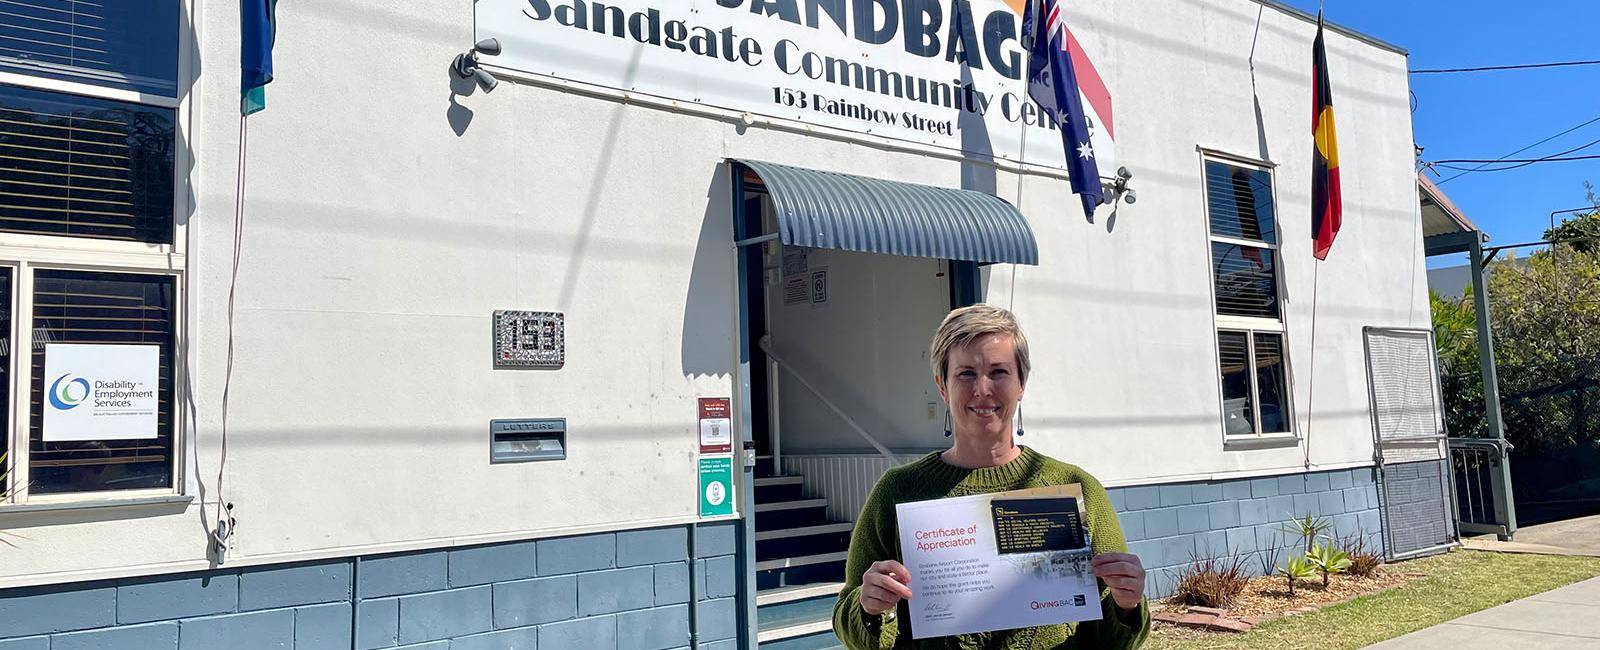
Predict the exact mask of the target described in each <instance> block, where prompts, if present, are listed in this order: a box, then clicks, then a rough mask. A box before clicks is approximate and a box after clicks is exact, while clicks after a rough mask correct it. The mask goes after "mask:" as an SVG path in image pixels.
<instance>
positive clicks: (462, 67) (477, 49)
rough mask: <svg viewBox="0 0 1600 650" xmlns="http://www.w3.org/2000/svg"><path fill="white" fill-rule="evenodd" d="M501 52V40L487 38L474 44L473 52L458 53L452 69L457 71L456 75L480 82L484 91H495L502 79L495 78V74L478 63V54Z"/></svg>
mask: <svg viewBox="0 0 1600 650" xmlns="http://www.w3.org/2000/svg"><path fill="white" fill-rule="evenodd" d="M499 53H500V41H499V40H498V39H493V38H486V39H483V40H481V41H478V42H477V43H476V44H474V45H473V46H472V51H471V52H465V53H462V54H457V55H456V61H455V63H454V64H453V65H451V69H452V70H454V71H455V73H456V76H458V77H461V78H462V79H471V80H472V81H473V82H474V83H476V84H478V87H479V88H482V89H483V92H486V93H488V92H494V88H495V86H498V85H500V80H499V79H496V78H494V75H492V74H489V72H488V71H487V70H484V69H483V68H482V67H480V66H479V65H478V55H479V54H485V55H488V56H494V55H497V54H499Z"/></svg>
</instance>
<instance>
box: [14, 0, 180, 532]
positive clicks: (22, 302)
mask: <svg viewBox="0 0 1600 650" xmlns="http://www.w3.org/2000/svg"><path fill="white" fill-rule="evenodd" d="M178 7H179V10H178V12H179V17H178V26H177V36H178V84H177V85H178V90H177V96H175V97H168V96H166V95H159V94H151V93H144V92H139V91H134V90H127V89H121V88H104V87H100V86H96V85H94V84H90V83H84V82H79V81H65V80H60V79H50V78H45V77H35V76H32V75H27V74H22V73H17V72H9V71H0V83H3V84H7V85H12V86H18V87H23V88H29V89H33V90H42V91H48V92H57V93H65V94H70V95H79V96H83V97H91V98H97V99H110V100H117V101H124V102H131V103H136V104H143V105H146V106H153V107H157V108H166V109H173V111H174V113H175V121H174V130H175V136H174V137H175V138H176V139H177V142H175V143H173V166H172V184H173V196H172V243H170V244H152V243H147V242H138V241H116V240H106V239H91V238H87V237H70V236H65V235H42V234H28V233H11V232H0V266H4V267H8V268H10V269H11V274H12V283H13V284H12V287H11V289H12V292H11V295H12V303H11V305H10V307H11V314H12V318H11V321H12V322H11V331H10V332H7V333H5V334H6V335H7V336H9V337H10V338H11V341H12V350H11V355H10V358H9V359H8V360H7V363H9V364H10V366H9V368H8V370H9V371H10V374H11V381H10V382H9V384H10V385H9V386H7V387H6V388H7V389H8V390H10V391H11V399H10V404H9V406H10V409H11V410H10V422H9V427H8V430H6V431H3V432H0V435H5V436H6V439H7V440H8V441H9V444H8V445H6V449H8V450H9V452H10V455H9V456H8V457H7V459H6V464H7V466H9V468H10V470H11V472H10V474H9V475H8V477H7V482H6V485H5V486H4V487H5V488H6V490H5V491H6V494H7V496H6V497H5V498H4V499H0V512H4V511H6V510H12V509H15V510H23V509H34V508H36V507H40V508H45V509H49V508H54V507H88V506H100V505H106V504H115V503H118V502H135V503H137V502H144V501H151V500H157V501H159V500H162V499H170V498H173V497H184V496H188V495H189V479H191V478H192V477H191V476H190V473H191V472H190V467H189V463H187V462H185V459H187V458H188V457H189V455H190V454H189V452H190V445H191V442H190V440H189V435H188V426H187V421H186V418H184V417H183V414H184V412H185V410H186V409H185V405H186V404H188V400H189V396H188V391H187V390H186V388H187V386H188V380H187V375H188V362H187V358H188V354H187V345H186V342H187V340H188V333H187V332H186V331H185V330H186V327H187V321H188V309H187V306H188V297H187V294H188V282H187V280H188V253H189V239H188V238H189V228H188V218H189V216H190V215H191V213H192V210H193V207H194V205H193V201H191V197H192V196H194V195H195V184H194V182H193V179H191V177H190V174H189V169H190V168H191V167H192V165H193V161H194V156H193V153H192V152H193V151H194V146H195V145H194V138H193V133H194V130H193V128H192V119H193V113H194V101H195V91H196V90H197V89H198V88H199V84H196V83H194V71H195V63H196V46H197V43H196V41H197V39H198V33H197V30H198V22H196V21H197V19H198V18H199V17H198V16H197V15H196V13H197V12H196V0H178ZM39 270H67V271H88V272H101V273H132V274H140V275H158V276H167V277H171V278H172V279H173V296H172V310H171V314H172V339H173V352H172V457H171V458H170V459H169V461H170V462H171V463H172V473H171V476H172V485H171V486H169V487H165V488H149V489H141V490H106V491H95V492H67V493H60V494H47V495H38V496H34V495H32V494H31V493H30V491H29V490H27V489H25V488H26V486H27V485H28V484H29V476H28V474H29V464H30V456H31V449H30V446H31V441H30V438H31V428H32V414H31V412H30V408H31V404H30V402H31V391H32V386H33V384H32V381H33V367H32V366H33V364H32V357H33V354H32V350H33V308H34V291H33V285H34V275H35V272H36V271H39Z"/></svg>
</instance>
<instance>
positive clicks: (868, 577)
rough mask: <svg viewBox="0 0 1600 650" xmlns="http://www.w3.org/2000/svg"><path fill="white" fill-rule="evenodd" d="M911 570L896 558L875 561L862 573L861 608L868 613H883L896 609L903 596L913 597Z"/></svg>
mask: <svg viewBox="0 0 1600 650" xmlns="http://www.w3.org/2000/svg"><path fill="white" fill-rule="evenodd" d="M909 584H911V572H909V571H906V567H905V566H904V565H902V564H900V563H899V562H896V561H894V560H883V561H881V562H873V563H872V566H871V567H868V568H867V572H866V573H863V574H861V610H862V611H864V612H866V613H868V614H873V615H877V614H882V613H884V612H887V611H889V610H892V609H894V606H895V604H896V603H899V602H900V600H901V599H902V598H910V597H911V588H910V587H907V586H906V585H909Z"/></svg>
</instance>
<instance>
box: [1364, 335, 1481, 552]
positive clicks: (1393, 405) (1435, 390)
mask: <svg viewBox="0 0 1600 650" xmlns="http://www.w3.org/2000/svg"><path fill="white" fill-rule="evenodd" d="M1363 334H1364V339H1365V340H1364V343H1365V347H1366V355H1367V389H1368V395H1369V396H1370V399H1371V405H1372V434H1373V448H1374V450H1375V451H1374V460H1376V461H1377V465H1378V507H1379V511H1380V514H1381V515H1382V517H1383V540H1384V550H1385V554H1386V555H1387V556H1388V558H1389V559H1391V560H1394V559H1403V558H1408V557H1415V556H1418V555H1426V554H1428V553H1434V552H1439V551H1443V550H1444V549H1446V548H1449V546H1450V545H1452V544H1454V543H1455V541H1456V540H1457V539H1459V534H1458V532H1457V531H1456V529H1455V517H1454V516H1453V513H1451V511H1450V505H1451V504H1452V503H1454V499H1452V498H1451V494H1450V490H1451V488H1452V485H1451V482H1450V480H1449V479H1450V476H1451V474H1450V471H1449V466H1448V463H1449V453H1448V449H1447V447H1446V442H1445V427H1444V409H1443V406H1442V399H1441V397H1440V392H1439V372H1438V362H1437V359H1436V358H1435V355H1434V345H1433V332H1432V331H1431V330H1426V329H1401V328H1383V327H1367V328H1365V329H1364V330H1363Z"/></svg>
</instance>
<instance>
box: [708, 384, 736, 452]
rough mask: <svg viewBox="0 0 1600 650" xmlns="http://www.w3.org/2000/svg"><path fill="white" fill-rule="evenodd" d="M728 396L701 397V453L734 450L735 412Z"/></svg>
mask: <svg viewBox="0 0 1600 650" xmlns="http://www.w3.org/2000/svg"><path fill="white" fill-rule="evenodd" d="M731 402H732V400H730V399H728V398H726V397H702V398H700V453H702V454H726V453H729V452H732V451H733V412H732V407H731V406H730V403H731Z"/></svg>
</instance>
